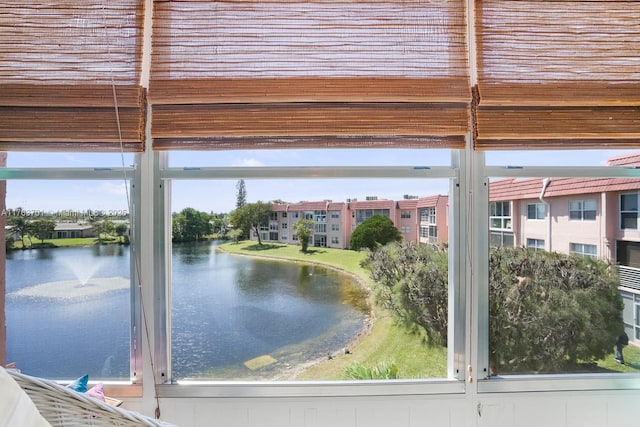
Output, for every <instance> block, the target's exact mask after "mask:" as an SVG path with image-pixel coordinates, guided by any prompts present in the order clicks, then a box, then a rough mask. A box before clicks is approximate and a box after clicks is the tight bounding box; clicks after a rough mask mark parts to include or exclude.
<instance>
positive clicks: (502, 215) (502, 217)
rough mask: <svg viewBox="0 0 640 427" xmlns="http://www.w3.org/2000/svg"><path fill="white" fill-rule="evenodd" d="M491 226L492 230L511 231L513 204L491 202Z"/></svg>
mask: <svg viewBox="0 0 640 427" xmlns="http://www.w3.org/2000/svg"><path fill="white" fill-rule="evenodd" d="M489 224H490V226H489V228H491V229H498V230H511V202H491V203H490V204H489ZM512 237H513V234H512Z"/></svg>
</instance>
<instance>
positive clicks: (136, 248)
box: [0, 152, 144, 397]
mask: <svg viewBox="0 0 640 427" xmlns="http://www.w3.org/2000/svg"><path fill="white" fill-rule="evenodd" d="M10 155H11V152H9V153H8V156H10ZM141 161H142V156H141V155H140V154H135V155H134V158H133V166H108V167H103V166H96V167H35V168H27V167H0V180H4V181H15V180H50V181H123V180H126V181H127V182H128V186H129V190H128V191H129V198H130V200H129V202H130V206H129V218H130V219H129V220H130V230H131V245H130V247H129V250H130V251H131V263H130V278H131V279H130V299H129V301H130V311H131V318H130V323H129V331H130V336H129V337H130V338H129V355H130V362H129V381H111V380H108V379H107V381H108V385H107V387H108V389H109V391H110V393H111V394H112V395H115V396H128V397H141V396H142V381H143V371H144V369H143V364H144V360H143V345H142V342H143V332H142V331H143V329H144V327H143V323H142V321H143V313H142V311H143V309H142V299H143V294H142V291H141V290H140V289H142V283H141V282H144V276H142V277H141V276H140V274H139V269H138V266H139V259H138V257H139V255H138V254H140V253H141V251H140V242H141V239H140V238H141V228H140V227H139V226H138V225H139V224H141V223H142V221H141V216H140V215H141V206H142V200H141V191H140V183H141V173H140V170H141V168H140V165H141ZM3 309H4V307H3Z"/></svg>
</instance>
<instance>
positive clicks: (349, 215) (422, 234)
mask: <svg viewBox="0 0 640 427" xmlns="http://www.w3.org/2000/svg"><path fill="white" fill-rule="evenodd" d="M272 208H273V212H272V214H271V218H270V219H269V224H265V225H264V226H263V227H262V228H261V230H260V233H261V235H260V238H261V239H262V240H263V241H266V242H280V243H286V244H297V243H298V242H297V239H296V237H295V233H294V231H293V225H294V224H295V223H296V222H297V221H298V220H299V219H302V218H306V219H310V220H313V221H314V223H315V232H314V235H313V238H312V240H311V242H310V243H309V244H310V246H316V247H329V248H339V249H348V248H349V242H350V240H351V233H352V232H353V230H355V229H356V227H357V226H358V225H360V224H362V222H364V221H365V220H367V219H369V218H371V217H372V216H374V215H383V216H386V217H387V218H389V219H391V220H392V221H393V223H394V224H395V226H396V227H397V228H398V230H399V231H400V232H401V233H402V236H403V237H404V239H405V240H408V241H411V242H415V243H418V242H420V243H441V244H446V243H447V241H448V235H449V231H448V221H447V215H448V197H447V196H442V195H437V196H430V197H425V198H419V199H403V200H399V201H394V200H387V199H378V198H376V197H368V198H367V200H361V201H357V200H352V201H346V202H332V201H314V202H299V203H273V204H272ZM252 238H254V239H256V238H257V237H256V236H252Z"/></svg>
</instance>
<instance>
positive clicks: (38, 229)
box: [31, 219, 56, 243]
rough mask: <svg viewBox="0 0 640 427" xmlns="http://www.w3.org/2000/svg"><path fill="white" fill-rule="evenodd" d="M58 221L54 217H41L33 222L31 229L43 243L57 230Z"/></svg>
mask: <svg viewBox="0 0 640 427" xmlns="http://www.w3.org/2000/svg"><path fill="white" fill-rule="evenodd" d="M55 229H56V222H55V221H54V220H52V219H39V220H37V221H33V222H32V223H31V230H32V232H33V234H34V236H36V237H37V238H38V239H40V240H41V241H42V242H43V243H44V241H45V240H46V239H47V238H49V236H50V235H51V234H52V233H53V232H54V231H55Z"/></svg>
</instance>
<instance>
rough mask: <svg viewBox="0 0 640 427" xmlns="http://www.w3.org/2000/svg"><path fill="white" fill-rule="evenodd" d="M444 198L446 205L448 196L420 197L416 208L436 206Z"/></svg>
mask: <svg viewBox="0 0 640 427" xmlns="http://www.w3.org/2000/svg"><path fill="white" fill-rule="evenodd" d="M442 197H444V199H445V203H447V201H448V199H449V196H443V195H441V194H436V195H435V196H429V197H421V198H419V199H418V204H417V206H416V207H417V208H431V207H434V206H437V205H438V202H439V201H440V198H442Z"/></svg>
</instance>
